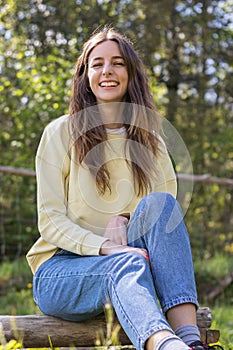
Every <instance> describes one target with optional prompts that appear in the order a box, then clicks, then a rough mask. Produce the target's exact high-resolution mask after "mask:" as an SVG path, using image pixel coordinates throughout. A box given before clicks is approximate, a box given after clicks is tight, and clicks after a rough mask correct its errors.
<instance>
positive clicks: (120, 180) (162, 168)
mask: <svg viewBox="0 0 233 350" xmlns="http://www.w3.org/2000/svg"><path fill="white" fill-rule="evenodd" d="M124 143H125V136H124V135H111V134H109V135H108V140H107V141H106V142H105V161H106V162H107V165H108V169H109V172H110V185H111V189H112V191H111V194H110V193H109V191H107V192H106V193H105V194H104V195H103V196H100V195H99V194H98V193H97V191H96V186H95V180H94V178H93V177H92V176H91V175H90V173H89V171H88V169H87V168H86V167H83V166H80V165H78V164H77V163H76V161H75V148H74V145H72V140H71V138H70V134H69V131H68V116H67V115H65V116H62V117H60V118H58V119H56V120H54V121H53V122H51V123H50V124H49V125H48V126H47V127H46V128H45V130H44V133H43V135H42V138H41V141H40V145H39V147H38V151H37V155H36V174H37V208H38V228H39V232H40V235H41V237H40V238H39V239H38V240H37V241H36V243H35V244H34V245H33V246H32V248H31V249H30V251H29V252H28V254H27V260H28V263H29V265H30V267H31V269H32V272H33V273H35V271H36V270H37V269H38V267H39V266H40V265H41V264H42V263H43V262H44V261H46V260H47V259H49V258H50V257H51V256H52V255H54V253H55V252H56V251H57V249H58V248H62V249H65V250H69V251H71V252H74V253H77V254H80V255H98V254H99V249H100V247H101V245H102V244H103V242H104V241H106V238H104V237H103V234H104V229H105V227H106V225H107V222H108V220H109V218H110V217H111V216H113V215H120V214H123V213H129V214H130V216H131V215H132V213H133V212H134V210H135V208H136V206H137V205H138V203H139V201H140V200H141V197H138V196H136V194H135V193H134V190H133V181H132V175H131V172H130V169H129V167H128V165H127V163H126V161H125V159H124V157H123V154H124V153H123V150H124ZM160 149H161V152H160V155H159V157H158V158H157V160H156V167H157V169H158V175H157V177H156V179H155V181H154V183H153V189H152V191H153V192H168V193H171V194H172V195H173V196H174V197H175V196H176V191H177V184H176V176H175V173H174V171H173V167H172V163H171V160H170V158H169V155H168V153H167V151H166V148H165V146H164V144H163V142H161V143H160Z"/></svg>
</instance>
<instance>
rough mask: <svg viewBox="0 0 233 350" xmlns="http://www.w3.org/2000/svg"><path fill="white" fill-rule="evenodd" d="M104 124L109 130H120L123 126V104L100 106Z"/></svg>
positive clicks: (111, 103)
mask: <svg viewBox="0 0 233 350" xmlns="http://www.w3.org/2000/svg"><path fill="white" fill-rule="evenodd" d="M98 108H99V111H100V115H101V119H102V121H103V124H104V126H105V127H106V128H108V129H119V128H121V127H122V126H123V120H122V112H123V109H124V103H123V102H119V103H116V102H114V103H113V102H110V103H104V104H99V105H98Z"/></svg>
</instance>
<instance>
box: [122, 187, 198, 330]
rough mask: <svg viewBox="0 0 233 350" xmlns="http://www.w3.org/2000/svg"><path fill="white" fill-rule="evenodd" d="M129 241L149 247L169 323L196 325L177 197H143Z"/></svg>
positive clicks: (187, 250)
mask: <svg viewBox="0 0 233 350" xmlns="http://www.w3.org/2000/svg"><path fill="white" fill-rule="evenodd" d="M128 242H129V244H130V245H132V246H137V247H142V248H146V249H147V250H148V253H149V258H150V265H151V272H152V276H153V281H154V285H155V289H156V293H157V296H158V298H159V301H160V304H161V307H162V309H163V312H164V313H166V314H167V317H168V320H169V323H170V324H171V326H172V327H173V328H174V329H176V328H177V326H178V327H179V326H180V325H182V324H195V323H196V306H197V305H198V302H197V295H196V286H195V279H194V272H193V263H192V256H191V249H190V243H189V238H188V234H187V230H186V227H185V225H184V222H183V218H182V213H181V210H180V208H179V206H178V204H177V202H176V200H175V199H174V198H173V197H172V196H171V195H168V194H165V193H153V194H150V195H148V196H146V197H145V198H144V199H143V200H142V201H141V202H140V204H139V206H138V207H137V209H136V211H135V214H134V216H133V218H132V220H131V222H130V224H129V228H128ZM184 311H185V313H186V314H185V316H184V313H183V312H184ZM182 314H183V315H182Z"/></svg>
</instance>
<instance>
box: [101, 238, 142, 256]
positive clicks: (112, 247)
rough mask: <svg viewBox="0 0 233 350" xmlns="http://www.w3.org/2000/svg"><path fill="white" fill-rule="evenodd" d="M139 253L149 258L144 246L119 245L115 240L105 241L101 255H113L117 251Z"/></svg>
mask: <svg viewBox="0 0 233 350" xmlns="http://www.w3.org/2000/svg"><path fill="white" fill-rule="evenodd" d="M126 252H132V253H138V254H140V255H142V256H143V257H144V258H145V259H147V260H148V252H147V250H146V249H143V248H136V247H130V246H128V245H119V244H117V243H116V242H113V241H110V240H108V241H105V242H104V243H103V244H102V246H101V248H100V255H111V254H117V253H126Z"/></svg>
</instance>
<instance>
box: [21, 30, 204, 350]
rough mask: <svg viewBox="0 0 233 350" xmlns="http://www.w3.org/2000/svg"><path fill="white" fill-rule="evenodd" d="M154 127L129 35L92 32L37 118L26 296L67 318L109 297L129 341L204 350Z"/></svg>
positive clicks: (171, 179) (168, 170)
mask: <svg viewBox="0 0 233 350" xmlns="http://www.w3.org/2000/svg"><path fill="white" fill-rule="evenodd" d="M158 135H159V122H158V118H157V115H156V111H155V106H154V103H153V100H152V97H151V94H150V91H149V88H148V83H147V79H146V76H145V73H144V71H143V67H142V63H141V60H140V58H139V56H138V54H137V53H136V51H135V50H134V48H133V46H132V44H131V43H130V41H129V40H128V39H127V38H125V37H124V36H122V35H120V34H119V33H118V32H116V31H115V30H114V29H110V28H104V29H103V30H101V31H99V32H97V33H94V34H93V36H92V37H91V38H90V39H89V40H88V41H87V43H85V45H84V47H83V52H82V54H81V56H80V57H79V58H78V61H77V66H76V70H75V73H74V79H73V94H72V97H71V102H70V114H69V116H62V117H60V118H58V119H56V120H55V121H53V122H52V123H50V124H49V125H48V126H47V127H46V129H45V131H44V133H43V136H42V138H41V142H40V145H39V148H38V152H37V156H36V171H37V183H38V217H39V231H40V234H41V237H40V238H39V240H38V241H37V242H36V243H35V244H34V246H33V247H32V248H31V250H30V251H29V253H28V254H27V259H28V262H29V264H30V266H31V268H32V271H33V273H34V282H33V292H34V298H35V301H36V303H37V304H38V306H39V307H40V309H41V311H42V312H44V313H45V314H48V315H53V316H57V317H60V318H63V319H66V320H73V321H81V320H84V319H87V318H90V317H93V316H94V315H97V314H99V313H101V312H103V309H104V305H105V303H106V301H107V300H110V302H111V303H112V305H113V307H114V309H115V311H116V314H117V316H118V319H119V321H120V323H121V325H122V327H123V328H124V330H125V332H126V333H127V335H128V336H129V338H130V339H131V341H132V343H133V344H134V345H135V346H136V348H137V349H144V348H145V349H148V350H151V349H159V350H173V349H176V350H183V349H195V350H197V349H198V350H201V349H208V347H205V346H204V345H202V343H200V335H199V331H198V328H197V326H196V308H197V305H198V302H197V297H196V288H195V281H194V274H193V265H192V257H191V251H190V244H189V239H188V234H187V231H186V228H185V225H184V223H183V220H182V214H181V211H180V209H179V207H178V204H177V202H176V200H175V198H174V197H175V196H176V177H175V174H174V171H173V168H172V164H171V161H170V158H169V156H168V153H167V151H166V148H165V145H164V143H163V141H162V140H161V138H160V137H159V136H158ZM168 226H169V227H168ZM157 297H158V299H159V302H160V305H161V308H162V311H161V309H160V306H159V305H158V302H157Z"/></svg>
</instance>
